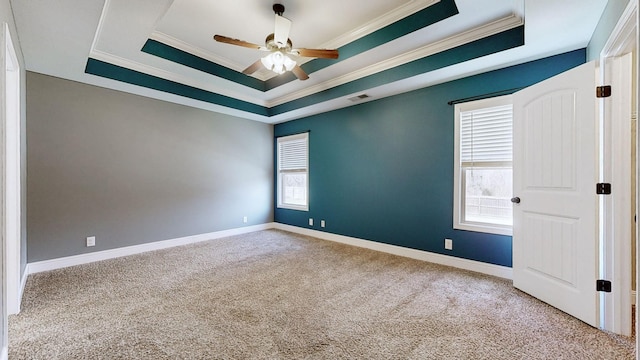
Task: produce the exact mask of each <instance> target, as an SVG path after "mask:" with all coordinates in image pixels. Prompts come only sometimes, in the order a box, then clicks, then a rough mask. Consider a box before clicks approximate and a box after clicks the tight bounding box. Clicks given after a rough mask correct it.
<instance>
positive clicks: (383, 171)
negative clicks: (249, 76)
mask: <svg viewBox="0 0 640 360" xmlns="http://www.w3.org/2000/svg"><path fill="white" fill-rule="evenodd" d="M585 59H586V50H585V49H581V50H576V51H573V52H569V53H565V54H561V55H557V56H553V57H549V58H545V59H541V60H537V61H533V62H530V63H526V64H522V65H518V66H513V67H509V68H505V69H501V70H496V71H492V72H488V73H484V74H480V75H476V76H472V77H467V78H464V79H460V80H456V81H451V82H448V83H444V84H440V85H435V86H432V87H428V88H424V89H420V90H416V91H412V92H409V93H406V94H401V95H397V96H393V97H389V98H385V99H380V100H377V101H372V102H368V103H364V104H361V105H356V106H351V107H348V108H344V109H340V110H335V111H332V112H328V113H324V114H319V115H315V116H311V117H307V118H303V119H299V120H295V121H290V122H286V123H282V124H278V125H275V127H274V136H275V137H279V136H285V135H289V134H294V133H299V132H303V131H310V134H309V149H310V154H309V187H310V193H309V211H308V212H305V211H296V210H288V209H278V208H276V209H275V216H274V219H275V221H276V222H279V223H283V224H289V225H294V226H299V227H304V228H310V226H309V225H308V219H309V218H313V219H314V220H315V222H314V226H313V227H312V228H314V229H315V230H322V231H327V232H330V233H334V234H340V235H346V236H351V237H356V238H361V239H367V240H373V241H378V242H382V243H387V244H393V245H399V246H404V247H408V248H413V249H419V250H425V251H429V252H434V253H441V254H446V255H452V256H455V257H460V258H465V259H471V260H477V261H481V262H485V263H490V264H496V265H502V266H509V267H510V266H511V265H512V259H511V249H512V248H511V237H510V236H501V235H491V234H483V233H476V232H470V231H462V230H454V229H453V225H452V224H453V220H452V217H453V215H452V214H453V157H454V154H453V150H454V149H453V148H454V121H453V114H454V112H453V110H454V109H453V106H451V105H448V104H447V102H449V101H451V100H456V99H461V98H467V97H472V96H477V95H483V94H487V93H493V92H497V91H503V90H506V89H514V88H520V87H526V86H529V85H531V84H534V83H536V82H539V81H541V80H544V79H546V78H549V77H551V76H553V75H556V74H558V73H561V72H563V71H565V70H568V69H570V68H573V67H575V66H577V65H580V64H582V63H584V62H585ZM274 146H275V139H274ZM274 183H277V182H274ZM320 220H325V221H326V227H325V228H324V229H322V228H320V227H319V224H320ZM445 238H451V239H453V241H454V249H453V251H448V250H446V251H445V250H444V239H445Z"/></svg>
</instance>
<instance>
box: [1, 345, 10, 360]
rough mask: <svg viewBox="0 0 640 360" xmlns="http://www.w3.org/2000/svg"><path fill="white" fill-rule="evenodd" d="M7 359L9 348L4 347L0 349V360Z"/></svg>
mask: <svg viewBox="0 0 640 360" xmlns="http://www.w3.org/2000/svg"><path fill="white" fill-rule="evenodd" d="M8 359H9V346H8V345H7V346H5V347H3V348H2V354H0V360H8Z"/></svg>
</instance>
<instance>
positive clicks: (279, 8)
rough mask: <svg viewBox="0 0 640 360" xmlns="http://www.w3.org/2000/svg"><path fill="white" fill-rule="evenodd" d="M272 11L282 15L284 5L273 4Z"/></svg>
mask: <svg viewBox="0 0 640 360" xmlns="http://www.w3.org/2000/svg"><path fill="white" fill-rule="evenodd" d="M273 12H275V13H276V14H277V15H280V16H282V14H284V5H282V4H273Z"/></svg>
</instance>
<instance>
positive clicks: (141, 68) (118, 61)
mask: <svg viewBox="0 0 640 360" xmlns="http://www.w3.org/2000/svg"><path fill="white" fill-rule="evenodd" d="M150 56H151V55H150ZM89 57H90V58H93V59H96V60H101V61H104V62H107V63H110V64H112V65H116V66H120V67H123V68H127V69H130V70H133V71H137V72H140V73H143V74H147V75H151V76H155V77H158V78H161V79H164V80H169V81H173V82H176V83H180V84H183V85H187V86H192V87H195V88H199V89H202V90H206V91H210V92H213V93H217V94H220V95H224V96H228V97H232V98H235V99H238V100H242V101H246V102H249V103H252V104H256V105H260V106H267V104H266V102H265V101H262V100H259V99H256V98H254V97H249V96H247V95H245V94H242V93H239V92H235V91H231V90H229V88H228V87H224V86H216V85H215V84H217V83H220V81H218V80H216V81H197V80H194V78H191V77H187V76H182V75H177V74H175V73H173V72H170V71H166V70H162V69H158V68H156V67H152V66H149V65H146V64H141V63H139V62H135V61H131V60H128V59H125V58H123V57H120V56H117V55H113V54H110V53H107V52H105V51H102V50H97V49H93V50H92V51H91V52H90V53H89ZM216 79H219V78H217V77H216ZM220 80H221V81H225V82H226V81H227V80H224V79H220ZM234 84H235V83H234ZM256 91H257V90H256Z"/></svg>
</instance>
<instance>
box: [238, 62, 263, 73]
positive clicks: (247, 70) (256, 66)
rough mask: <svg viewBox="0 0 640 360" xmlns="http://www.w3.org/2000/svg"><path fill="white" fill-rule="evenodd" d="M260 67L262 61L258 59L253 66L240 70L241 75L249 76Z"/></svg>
mask: <svg viewBox="0 0 640 360" xmlns="http://www.w3.org/2000/svg"><path fill="white" fill-rule="evenodd" d="M261 67H262V60H261V59H258V61H256V62H254V63H253V64H251V65H249V67H248V68H246V69H244V70H242V73H243V74H247V75H251V74H253V73H254V72H256V71H258V70H259V69H260V68H261Z"/></svg>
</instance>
